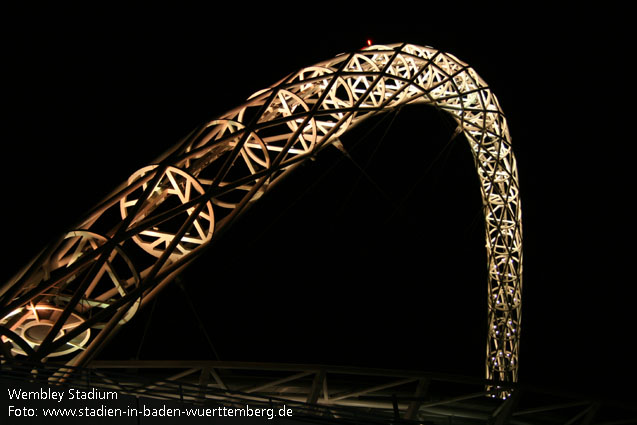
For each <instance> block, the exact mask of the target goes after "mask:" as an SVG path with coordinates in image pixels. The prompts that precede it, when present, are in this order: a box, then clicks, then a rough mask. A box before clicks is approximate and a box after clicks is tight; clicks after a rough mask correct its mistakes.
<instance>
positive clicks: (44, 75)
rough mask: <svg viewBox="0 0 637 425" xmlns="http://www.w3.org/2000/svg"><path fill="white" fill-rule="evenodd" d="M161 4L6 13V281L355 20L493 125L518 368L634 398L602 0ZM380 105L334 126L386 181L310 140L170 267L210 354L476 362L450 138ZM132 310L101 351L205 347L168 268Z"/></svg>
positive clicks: (457, 365)
mask: <svg viewBox="0 0 637 425" xmlns="http://www.w3.org/2000/svg"><path fill="white" fill-rule="evenodd" d="M166 12H168V13H166V16H164V17H163V18H162V19H155V18H152V17H150V16H146V15H140V16H136V17H134V18H126V19H120V18H121V17H119V18H117V19H114V18H108V19H102V18H103V16H102V15H101V14H99V13H98V14H94V15H93V14H89V15H87V16H84V17H83V18H82V19H71V18H67V19H65V20H63V21H61V20H58V19H47V18H46V17H41V18H40V20H37V21H35V20H32V19H30V17H28V16H25V15H20V16H19V20H18V25H15V26H9V27H5V28H4V29H3V31H4V35H3V45H4V47H3V71H4V72H5V76H4V77H3V84H2V91H3V96H2V99H3V104H4V106H3V109H4V113H3V119H2V121H3V140H2V175H1V177H2V181H3V185H2V187H3V202H2V207H3V208H2V218H3V223H4V226H3V229H4V230H3V234H2V240H3V245H4V246H5V249H4V253H3V261H2V264H3V267H2V269H1V270H0V274H1V277H2V278H3V280H4V279H5V278H8V277H9V276H11V275H12V274H13V273H15V272H16V271H17V270H18V269H19V267H21V266H22V265H23V264H24V263H25V262H26V261H28V259H29V258H31V257H32V256H34V255H35V254H36V253H37V252H38V251H39V250H40V249H42V248H43V247H44V246H45V245H46V243H47V242H49V241H50V240H51V239H52V238H53V237H54V236H55V235H56V234H57V233H59V232H61V231H63V230H64V229H66V228H67V227H68V226H70V225H71V223H73V222H74V221H75V220H76V219H78V218H79V217H80V216H81V215H82V214H83V213H84V212H85V211H87V210H88V209H89V208H90V207H91V206H93V205H94V204H95V203H96V202H98V201H99V200H100V199H101V198H102V197H103V196H105V195H106V194H107V193H108V192H109V191H110V190H111V189H113V188H114V187H115V186H116V185H118V184H119V183H120V182H122V181H124V180H125V179H127V178H128V176H129V175H130V174H132V173H133V172H134V171H136V170H137V169H138V168H141V167H143V166H145V165H146V164H148V163H149V162H150V161H152V160H153V159H154V158H155V157H157V156H158V155H159V154H160V153H161V152H163V151H164V150H165V149H167V148H168V147H169V146H171V145H172V144H173V143H175V142H176V141H177V140H179V139H180V138H181V137H182V136H184V135H185V134H187V133H188V132H189V131H190V130H192V129H193V128H194V127H195V126H197V125H198V124H200V123H201V122H202V121H204V120H206V119H210V118H214V117H215V116H217V115H219V114H221V113H223V112H225V111H227V110H229V109H231V108H233V107H235V106H237V105H239V104H241V103H242V102H243V101H244V100H245V99H246V98H247V97H248V96H249V95H250V94H252V93H253V92H255V91H257V90H259V89H261V88H264V87H267V86H269V85H270V84H272V83H274V82H275V81H278V80H279V79H280V78H282V77H283V76H285V75H287V74H288V73H290V72H293V71H294V70H297V69H300V68H302V67H304V66H309V65H311V64H313V63H316V62H318V61H321V60H323V59H327V58H331V57H333V56H335V55H336V54H338V53H341V52H346V51H351V50H354V49H358V48H361V47H363V46H364V45H365V44H366V40H367V39H371V40H373V42H374V43H376V44H383V43H395V42H402V41H406V42H410V43H414V44H420V45H429V46H433V47H435V48H438V49H441V50H443V51H447V52H449V53H452V54H454V55H456V56H457V57H459V58H460V59H462V60H464V61H466V62H467V63H469V64H471V65H472V66H473V67H474V68H475V69H476V70H477V72H478V73H479V74H480V75H481V76H482V77H483V78H484V79H485V80H486V81H487V82H488V83H489V84H490V86H491V88H492V90H493V92H494V93H495V94H496V95H497V96H498V99H499V101H500V104H501V106H502V107H503V109H504V111H505V113H506V115H507V118H508V121H509V126H510V129H511V134H512V137H513V143H514V150H515V154H516V156H517V160H518V166H519V171H520V182H521V198H522V203H523V224H524V306H523V331H522V343H521V350H522V351H521V358H520V381H521V382H525V383H532V384H539V385H542V386H547V387H554V388H566V389H573V390H577V391H580V392H584V393H597V394H600V395H603V396H606V397H610V398H629V397H634V394H635V389H634V379H635V377H636V376H637V368H636V366H635V363H634V358H635V355H636V352H635V348H634V345H633V340H634V326H635V323H636V321H635V313H634V307H633V305H634V295H635V289H634V284H635V279H634V276H633V273H632V270H631V267H632V265H633V259H632V253H633V251H634V250H633V249H632V238H631V236H630V233H631V231H632V229H633V227H634V225H633V223H634V221H633V219H632V216H630V215H629V214H630V213H631V212H632V210H633V206H632V205H633V203H632V202H631V201H632V199H631V198H632V192H633V190H632V189H633V180H632V167H631V166H630V165H629V164H630V162H629V161H630V159H629V157H630V155H631V154H632V150H631V145H632V144H633V143H634V141H633V137H632V133H633V132H632V130H631V124H632V118H631V113H632V108H631V107H630V102H629V99H630V96H631V94H630V90H631V89H632V85H633V82H632V81H633V79H634V77H633V70H632V68H629V65H628V63H629V61H628V56H629V55H630V54H631V52H632V50H631V49H628V48H627V47H626V33H627V26H626V25H625V23H624V22H623V21H622V20H621V16H622V13H621V11H605V12H603V13H602V12H599V11H590V12H583V11H581V10H578V11H576V12H577V13H575V11H561V12H557V11H554V10H551V11H540V12H538V11H524V10H521V11H505V12H506V13H507V15H506V16H502V17H497V18H494V17H483V16H477V15H475V16H474V15H471V14H468V15H467V16H464V17H463V20H460V19H458V17H457V15H456V14H453V13H452V14H451V15H448V16H449V18H447V19H445V20H442V22H440V20H439V19H433V18H432V15H433V13H431V14H420V13H416V12H414V13H413V15H412V14H409V13H408V14H407V15H409V16H408V18H409V19H403V21H402V23H401V25H400V26H398V25H393V24H381V23H374V24H372V23H369V22H374V21H373V20H369V18H365V19H363V18H360V17H359V18H356V19H353V18H352V19H347V18H345V17H344V16H340V17H338V18H337V17H336V16H338V15H337V14H336V15H334V14H329V15H322V14H321V13H318V12H315V13H313V14H312V15H311V16H312V17H313V18H314V19H313V20H311V23H304V22H305V21H304V20H303V17H304V15H303V14H302V13H300V12H298V13H292V14H291V13H288V14H281V15H278V16H276V17H272V18H270V17H269V16H268V17H265V16H264V17H263V18H262V19H261V20H259V19H245V18H243V17H242V18H238V17H237V15H229V14H226V12H225V11H222V10H219V11H216V12H206V13H205V14H204V13H203V12H202V13H201V14H199V13H197V11H193V12H192V13H191V14H189V15H187V16H185V17H181V16H179V17H175V16H170V15H171V13H170V11H166ZM383 13H384V14H386V15H387V16H393V15H392V13H397V12H395V11H394V12H392V11H389V10H387V11H385V12H383ZM16 19H17V18H16ZM377 20H378V19H377ZM411 20H413V23H408V22H410V21H411ZM326 21H329V22H331V24H330V25H328V26H327V27H326V26H324V25H321V22H326ZM354 22H355V23H356V24H354ZM434 23H436V24H435V25H434ZM222 24H223V25H222ZM225 25H227V26H225ZM391 120H392V116H389V117H387V119H386V120H385V121H384V122H383V123H381V124H379V126H378V127H377V128H376V129H375V130H374V131H372V132H371V134H370V135H369V136H368V137H366V138H365V139H363V135H364V134H365V133H366V131H368V130H371V127H372V126H371V125H367V126H363V127H361V128H359V129H356V130H355V131H352V132H351V133H349V134H348V136H347V137H344V142H345V144H346V146H353V145H354V144H356V146H357V147H356V149H355V150H352V157H353V158H354V159H355V160H356V161H357V162H358V163H359V164H361V166H365V165H366V164H367V163H368V161H370V157H371V158H372V160H371V161H370V164H369V168H368V173H369V175H370V176H371V178H372V179H373V180H374V182H375V185H378V186H379V187H380V188H382V192H381V191H380V190H378V188H377V187H376V186H375V185H374V184H371V183H370V182H369V180H368V179H366V178H365V177H361V176H360V172H359V171H358V169H357V168H356V167H355V166H354V165H353V164H352V163H351V162H349V161H348V160H342V159H341V158H342V155H341V154H339V153H338V152H337V151H336V150H334V151H333V152H332V151H326V152H325V153H324V155H322V156H321V157H320V158H318V159H317V161H316V162H312V163H310V164H308V165H306V166H304V167H303V168H302V169H301V170H299V172H298V173H297V174H296V175H294V177H292V178H291V179H290V180H289V181H288V182H286V183H285V184H283V185H282V186H280V187H279V188H278V189H277V190H276V191H274V192H273V193H271V194H270V195H269V196H268V197H267V198H266V199H264V200H263V201H261V202H260V203H259V204H258V205H257V206H256V207H254V208H253V209H252V210H251V211H250V213H248V214H246V216H245V217H244V218H243V219H242V220H241V221H240V222H239V223H237V224H236V226H235V227H234V228H233V230H232V231H231V232H229V233H228V234H227V235H225V236H224V237H223V238H222V239H220V240H219V241H218V243H217V244H216V245H215V246H214V247H213V248H212V249H211V250H210V252H209V255H207V256H206V257H205V258H202V259H201V260H200V261H199V262H198V264H196V265H195V266H193V267H192V268H191V269H190V270H189V271H188V272H187V273H185V274H184V275H183V276H182V279H183V283H184V286H185V288H186V291H187V293H188V298H189V299H190V300H191V301H192V303H193V304H194V306H195V307H196V310H197V311H198V314H199V316H200V317H201V318H202V320H203V322H204V324H205V327H206V329H207V332H208V333H209V335H210V338H211V340H212V342H213V344H214V346H215V348H216V351H217V353H218V356H219V358H221V359H222V360H251V361H281V362H284V361H285V362H288V361H289V362H312V363H334V364H350V365H365V366H376V367H391V368H403V367H404V368H410V369H420V370H428V371H439V372H449V373H458V374H464V375H471V376H482V374H483V361H484V360H483V357H484V343H485V340H486V320H485V318H486V291H485V286H486V270H485V267H484V264H485V262H486V261H485V253H484V241H483V238H484V233H483V232H484V231H483V222H482V220H483V219H482V216H481V215H480V214H481V213H480V205H481V204H480V196H479V189H478V180H477V178H476V175H475V172H474V171H473V164H472V159H471V156H470V152H469V150H468V149H467V145H466V142H465V141H464V140H463V139H457V140H456V143H453V145H452V147H451V148H449V147H448V148H447V149H445V146H446V144H447V142H448V140H449V137H450V136H451V134H452V132H453V129H454V125H453V123H452V122H451V120H449V119H448V117H445V116H444V115H442V114H440V113H438V112H436V111H434V110H432V109H428V108H424V107H413V108H411V109H409V108H407V109H405V110H404V111H402V112H401V113H400V114H399V115H397V117H396V118H395V120H394V121H393V124H392V125H391V126H389V125H388V124H389V122H390V121H391ZM372 124H373V123H372ZM386 130H387V135H386V136H385V137H383V134H384V132H385V131H386ZM361 139H363V141H362V142H361V143H358V142H359V140H361ZM381 141H382V143H381V144H380V148H379V149H378V151H377V152H376V153H375V154H374V155H373V153H374V151H375V149H376V146H377V145H378V144H379V143H380V142H381ZM357 143H358V144H357ZM372 155H373V157H372ZM436 158H438V159H437V160H435V159H436ZM332 167H333V169H332V171H331V172H329V173H327V174H325V171H326V170H328V169H330V168H332ZM317 180H320V182H319V184H316V185H313V183H314V182H315V181H317ZM392 202H393V203H394V204H399V208H395V206H394V205H392ZM149 316H150V309H147V310H145V311H143V312H141V313H140V314H139V315H138V316H137V317H136V318H135V319H134V320H133V321H132V322H131V323H130V325H129V326H128V328H127V329H125V330H124V331H122V333H121V334H120V336H119V337H118V338H117V339H116V340H115V341H114V343H112V344H111V346H110V347H109V349H107V350H106V351H104V352H103V353H102V355H101V356H100V358H103V359H104V358H121V359H128V358H133V357H135V356H136V355H137V353H138V352H139V353H140V358H142V359H215V358H216V356H215V354H214V353H213V352H212V350H211V349H210V347H209V345H208V344H207V342H206V340H205V338H204V337H203V336H202V334H201V332H200V330H199V329H198V324H197V321H196V320H195V318H194V316H193V314H192V312H191V310H190V308H189V307H188V302H187V301H186V298H185V297H184V295H183V292H182V291H181V290H180V289H179V288H178V287H177V286H176V285H173V286H172V287H170V288H168V289H166V291H164V292H163V293H162V295H161V296H160V297H159V299H158V301H157V304H156V306H155V310H154V313H153V315H152V321H151V324H150V326H149V327H148V328H146V327H145V326H146V322H147V321H148V318H149ZM145 330H146V332H145ZM142 334H143V335H145V336H144V339H143V345H142V347H141V350H140V349H139V345H140V340H141V338H140V335H142Z"/></svg>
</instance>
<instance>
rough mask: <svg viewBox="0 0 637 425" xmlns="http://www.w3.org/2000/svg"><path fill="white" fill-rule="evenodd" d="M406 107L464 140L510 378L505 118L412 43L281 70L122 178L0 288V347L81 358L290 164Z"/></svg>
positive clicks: (510, 184) (453, 67) (509, 191)
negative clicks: (433, 110) (434, 115)
mask: <svg viewBox="0 0 637 425" xmlns="http://www.w3.org/2000/svg"><path fill="white" fill-rule="evenodd" d="M412 103H425V104H430V105H433V106H435V107H437V108H439V109H441V110H443V111H446V112H448V113H449V114H451V116H452V117H453V118H454V119H455V121H456V122H457V123H458V126H459V129H461V130H462V132H463V133H464V135H465V137H466V140H467V141H468V142H469V147H470V148H471V151H472V153H473V156H474V160H475V166H476V170H477V172H478V177H479V180H480V189H481V193H482V199H483V206H484V218H485V223H486V249H487V259H488V260H487V261H488V326H489V332H488V342H487V358H486V374H487V378H488V379H490V380H493V381H496V382H497V381H500V382H506V381H516V379H517V365H518V351H519V335H520V319H521V316H520V312H521V304H520V303H521V291H522V229H521V207H520V196H519V186H518V174H517V168H516V161H515V157H514V155H513V151H512V150H511V138H510V136H509V130H508V128H507V122H506V119H505V117H504V114H503V112H502V109H501V108H500V106H499V104H498V101H497V99H496V97H495V95H494V94H493V93H492V92H491V90H490V89H489V87H488V85H487V84H486V83H485V82H484V81H483V80H482V79H481V78H480V77H479V76H478V74H477V73H476V72H475V71H474V70H473V69H472V68H471V67H469V66H468V65H467V64H466V63H464V62H462V61H460V60H458V59H457V58H455V57H454V56H452V55H450V54H448V53H444V52H441V51H438V50H436V49H433V48H430V47H420V46H415V45H410V44H400V45H398V44H396V45H389V46H371V47H368V48H365V49H363V50H360V51H357V52H353V53H350V54H342V55H339V56H337V57H335V58H333V59H330V60H327V61H325V62H321V63H318V64H316V65H313V66H310V67H307V68H304V69H302V70H300V71H298V72H295V73H293V74H290V75H289V76H287V77H285V78H284V79H282V80H281V81H279V82H277V83H276V84H274V85H272V86H271V87H269V88H267V89H264V90H261V91H259V92H257V93H255V94H253V95H252V96H251V97H250V98H249V99H248V100H247V101H246V102H245V103H244V104H243V105H241V106H239V107H238V108H235V109H233V110H231V111H229V112H227V113H225V114H223V115H221V116H219V117H217V118H216V119H214V120H211V121H209V122H207V123H205V124H203V125H201V126H200V127H199V128H197V129H196V130H194V131H193V132H192V133H191V134H190V135H188V136H187V137H185V138H184V139H183V140H181V141H180V142H179V143H177V144H176V145H175V146H174V147H173V148H172V149H171V150H170V151H168V152H166V153H164V154H163V155H162V156H160V157H159V158H158V159H157V160H156V161H155V163H154V164H153V165H149V166H146V167H144V168H141V169H140V170H139V171H137V172H136V173H134V174H133V175H132V176H130V178H129V179H128V181H127V182H125V183H124V184H122V185H121V186H120V187H119V188H117V189H116V190H115V191H114V192H113V193H112V194H110V195H109V196H108V197H106V198H105V199H104V201H103V202H102V203H101V204H99V205H97V206H96V207H95V208H94V209H93V210H92V211H90V212H89V213H88V214H87V215H86V216H85V217H84V219H82V220H81V221H79V222H78V223H77V225H76V226H75V228H73V229H71V230H70V231H68V232H66V233H65V234H63V235H62V236H60V238H59V239H58V240H56V241H54V242H53V243H52V244H51V245H49V246H48V247H47V248H46V249H45V250H44V251H43V252H42V253H41V254H40V255H39V256H38V257H37V258H35V259H34V260H33V261H32V262H31V263H30V264H29V265H28V266H27V267H25V268H24V269H23V270H22V271H21V272H20V273H18V274H17V275H16V276H15V277H14V278H13V279H12V280H11V281H9V282H7V283H6V284H5V285H4V286H3V287H2V288H0V296H1V299H0V301H1V304H0V305H1V306H2V307H1V310H0V325H1V327H0V335H1V338H2V341H4V342H5V344H3V349H4V355H5V356H16V355H22V356H27V357H28V358H29V359H30V360H36V361H39V360H42V359H44V358H47V357H57V356H68V358H70V360H69V364H70V365H77V366H79V365H82V364H85V363H86V362H87V361H89V360H90V359H91V358H92V357H93V356H94V355H95V354H96V353H97V352H98V351H99V349H100V348H101V347H102V346H103V345H104V344H105V343H106V342H107V341H108V339H109V338H110V337H112V336H113V335H114V334H115V331H116V330H117V329H118V328H119V327H120V326H121V325H123V324H124V323H126V322H127V321H128V320H129V319H130V318H131V317H132V316H133V315H134V314H135V312H136V311H137V310H138V309H139V308H140V306H142V305H144V304H145V303H147V302H148V301H149V300H151V299H152V298H153V297H154V295H156V294H157V292H158V291H159V290H161V288H162V287H163V286H164V285H166V284H167V283H168V282H170V281H171V280H172V279H173V278H174V277H175V276H176V275H177V274H179V273H180V272H181V271H182V270H183V269H184V268H185V267H186V266H188V264H190V263H191V262H192V261H193V260H194V259H195V258H197V257H198V256H199V255H201V253H202V252H203V250H204V248H205V246H206V245H207V244H208V243H209V242H210V241H211V239H212V238H213V235H215V234H217V235H218V234H219V233H220V232H222V231H223V230H225V229H227V228H228V227H229V226H230V225H231V224H232V223H233V222H234V221H235V219H236V218H237V217H238V216H239V215H240V214H241V213H242V212H244V211H245V210H246V209H247V208H249V207H250V206H251V205H252V204H253V203H254V202H255V201H256V200H257V199H259V198H260V197H261V196H262V195H263V194H264V193H265V192H267V191H268V190H270V189H271V188H272V187H273V186H275V184H276V183H277V182H278V181H280V180H281V179H282V178H284V177H285V176H286V175H288V174H289V173H290V172H292V171H293V170H294V169H295V168H296V167H297V166H298V165H299V164H301V163H302V162H303V161H306V160H308V159H310V158H312V157H313V156H314V155H316V154H317V153H318V152H319V151H320V150H322V149H323V148H325V147H327V146H329V145H331V144H335V143H340V142H339V136H341V135H342V134H343V133H345V132H346V131H347V130H348V129H351V128H352V127H354V126H355V125H357V124H359V123H361V122H363V121H364V120H366V119H367V118H370V117H373V116H375V115H376V114H378V113H382V112H387V111H391V110H394V109H395V108H398V107H401V106H403V105H406V104H412Z"/></svg>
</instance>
